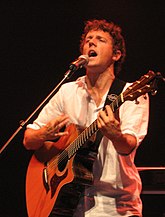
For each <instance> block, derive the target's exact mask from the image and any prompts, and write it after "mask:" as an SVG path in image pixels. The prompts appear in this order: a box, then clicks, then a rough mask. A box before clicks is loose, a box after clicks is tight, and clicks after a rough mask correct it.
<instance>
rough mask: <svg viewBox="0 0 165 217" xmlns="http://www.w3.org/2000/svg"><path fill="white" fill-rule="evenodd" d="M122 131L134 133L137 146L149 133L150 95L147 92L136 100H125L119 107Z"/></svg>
mask: <svg viewBox="0 0 165 217" xmlns="http://www.w3.org/2000/svg"><path fill="white" fill-rule="evenodd" d="M119 117H120V124H121V131H122V133H123V134H126V133H128V134H131V135H134V136H135V137H136V139H137V146H138V145H139V144H140V143H141V142H142V140H143V139H144V137H145V136H146V134H147V130H148V121H149V96H148V94H145V95H143V96H140V97H139V98H138V99H137V100H134V101H125V102H124V103H123V105H121V107H120V109H119Z"/></svg>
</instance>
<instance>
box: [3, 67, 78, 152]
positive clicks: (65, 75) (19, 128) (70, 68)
mask: <svg viewBox="0 0 165 217" xmlns="http://www.w3.org/2000/svg"><path fill="white" fill-rule="evenodd" d="M77 69H78V67H69V70H68V71H67V72H66V73H65V74H64V78H63V79H62V80H61V81H60V83H59V84H58V85H57V86H56V87H55V88H54V89H53V90H52V91H51V93H50V94H49V95H48V96H47V97H46V98H45V99H44V100H43V101H42V102H41V104H40V105H39V106H38V107H37V108H36V109H35V110H34V111H33V112H32V114H31V115H30V116H29V117H28V118H27V119H26V120H25V121H24V120H21V121H20V123H19V124H20V126H19V127H18V129H17V130H16V131H15V132H14V133H13V135H12V136H11V137H10V138H9V139H8V140H7V142H6V143H5V144H4V145H3V146H2V148H1V149H0V154H1V153H2V152H3V151H4V149H5V148H6V147H7V146H8V145H9V143H10V142H11V141H12V140H13V139H14V138H15V136H16V135H17V134H18V133H19V132H20V131H21V130H22V129H23V128H24V127H25V126H26V125H27V124H28V123H29V121H30V120H31V119H32V117H33V116H34V115H35V114H36V113H37V112H38V111H39V110H40V109H41V108H42V107H43V106H44V105H46V104H47V102H48V101H49V100H50V99H51V98H52V97H53V96H54V95H55V93H56V92H57V90H58V89H59V88H60V87H61V85H62V84H63V83H64V82H65V81H66V80H67V79H69V78H70V77H71V76H72V75H73V73H74V72H75V71H76V70H77Z"/></svg>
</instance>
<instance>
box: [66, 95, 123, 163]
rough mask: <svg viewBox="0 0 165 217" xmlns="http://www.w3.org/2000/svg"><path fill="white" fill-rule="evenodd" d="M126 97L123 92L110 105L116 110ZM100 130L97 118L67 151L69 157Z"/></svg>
mask: <svg viewBox="0 0 165 217" xmlns="http://www.w3.org/2000/svg"><path fill="white" fill-rule="evenodd" d="M123 102H124V98H123V94H122V93H121V94H120V95H119V96H118V97H117V98H116V99H115V100H114V101H113V102H112V103H111V104H110V107H111V109H112V111H113V112H115V111H116V110H117V109H118V108H119V107H120V106H121V104H123ZM97 131H98V126H97V119H96V120H95V121H94V122H93V123H92V124H91V125H90V126H89V127H87V128H86V129H85V130H84V131H83V132H82V133H81V134H80V135H79V136H78V137H77V139H76V140H74V141H73V142H72V143H71V144H70V145H69V146H68V147H67V148H66V150H65V151H67V152H68V158H69V159H70V158H71V157H72V156H73V155H74V154H75V153H76V152H77V151H78V149H79V148H81V147H82V146H83V145H84V144H85V143H86V142H87V141H88V140H89V138H90V137H91V136H92V135H93V134H94V133H96V132H97Z"/></svg>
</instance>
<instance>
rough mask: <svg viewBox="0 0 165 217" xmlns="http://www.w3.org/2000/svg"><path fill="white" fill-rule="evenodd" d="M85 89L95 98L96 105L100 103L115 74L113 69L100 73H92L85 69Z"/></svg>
mask: <svg viewBox="0 0 165 217" xmlns="http://www.w3.org/2000/svg"><path fill="white" fill-rule="evenodd" d="M86 75H87V76H86V83H87V89H88V92H89V94H90V95H91V97H92V98H93V99H94V100H95V102H96V104H97V106H99V104H100V103H101V100H102V97H103V96H104V95H105V93H106V92H107V91H108V90H109V88H110V87H111V85H112V83H113V81H114V79H115V75H114V73H113V71H110V70H109V71H108V70H107V71H104V72H102V73H94V72H89V71H87V73H86Z"/></svg>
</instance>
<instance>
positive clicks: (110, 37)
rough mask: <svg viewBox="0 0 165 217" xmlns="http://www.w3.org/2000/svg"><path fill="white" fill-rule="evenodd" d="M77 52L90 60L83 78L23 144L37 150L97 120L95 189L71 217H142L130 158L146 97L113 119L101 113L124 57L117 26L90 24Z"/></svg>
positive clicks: (141, 131) (65, 90)
mask: <svg viewBox="0 0 165 217" xmlns="http://www.w3.org/2000/svg"><path fill="white" fill-rule="evenodd" d="M80 50H81V53H82V54H83V55H88V56H89V63H88V64H87V65H86V76H83V77H80V78H78V79H77V81H75V82H69V83H66V84H64V85H63V86H62V87H61V89H60V90H59V91H58V93H57V94H56V95H55V96H54V97H53V98H52V99H51V100H50V102H49V103H48V104H47V105H46V106H45V108H44V109H43V110H42V111H41V113H40V114H39V116H38V118H37V119H36V120H35V121H34V123H33V124H30V125H28V127H27V130H26V131H25V137H24V145H25V147H26V148H27V149H34V150H36V149H39V148H40V147H42V146H43V145H44V143H45V141H48V140H54V139H56V138H58V137H61V136H66V135H67V134H68V132H67V131H64V132H61V131H60V129H61V128H63V127H64V126H65V125H68V123H74V124H76V125H79V126H83V127H88V126H89V125H90V124H91V123H92V122H93V121H95V120H96V119H97V126H98V128H99V130H100V131H101V133H102V135H103V137H102V138H101V141H100V144H99V148H98V154H97V159H96V160H95V162H94V165H93V174H94V184H93V186H91V187H88V188H86V190H85V192H84V194H83V195H82V197H81V198H80V201H79V204H78V206H77V209H76V211H75V213H74V216H75V217H77V216H79V217H81V216H86V217H94V216H95V217H107V216H108V217H113V216H117V217H119V216H122V217H124V216H142V203H141V200H140V191H141V181H140V178H139V174H138V171H137V169H136V167H135V165H134V157H135V153H136V149H137V147H138V146H139V144H140V143H141V141H142V140H143V138H144V137H145V135H146V133H147V126H148V113H149V103H148V97H143V96H141V97H139V98H138V103H136V102H135V101H126V102H124V103H123V104H122V105H121V106H120V108H119V110H118V112H117V113H115V114H114V113H113V112H112V109H111V107H110V106H109V105H106V106H105V109H104V110H103V107H104V103H105V100H106V96H107V94H108V92H109V89H110V88H111V86H112V84H113V82H114V80H115V77H116V75H117V73H118V72H119V70H120V67H121V64H122V62H123V60H124V57H125V43H124V39H123V36H122V35H121V28H120V27H119V26H117V25H115V24H114V23H112V22H110V23H109V22H107V21H105V20H92V21H88V22H87V23H86V26H85V29H84V34H83V35H82V39H81V44H80ZM129 85H130V84H128V83H127V84H126V85H125V87H124V90H125V89H126V88H127V87H128V86H129ZM57 148H58V147H57ZM62 216H63V215H62Z"/></svg>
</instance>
